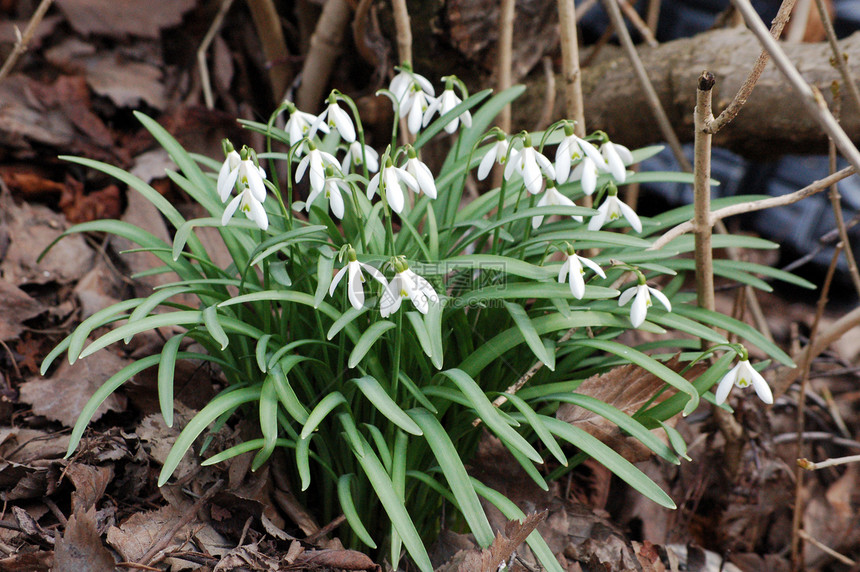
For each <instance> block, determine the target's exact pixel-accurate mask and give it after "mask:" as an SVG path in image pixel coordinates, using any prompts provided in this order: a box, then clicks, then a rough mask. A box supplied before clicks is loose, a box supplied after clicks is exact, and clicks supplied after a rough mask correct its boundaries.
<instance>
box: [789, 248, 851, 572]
mask: <svg viewBox="0 0 860 572" xmlns="http://www.w3.org/2000/svg"><path fill="white" fill-rule="evenodd" d="M841 250H842V243H839V244H837V245H836V250H835V251H834V252H833V258H832V260H831V261H830V266H829V267H828V268H827V275H826V276H825V278H824V285H823V286H822V287H821V296H819V297H818V304H817V306H816V308H815V318H813V320H812V326H811V327H810V331H809V344H813V343H814V342H815V336H816V335H817V334H818V326H819V324H820V323H821V317H822V316H823V315H824V308H825V307H826V306H827V296H828V295H829V294H830V285H831V284H832V283H833V275H834V274H835V273H836V266H837V264H838V262H839V254H840V251H841ZM800 367H801V372H802V377H801V380H800V392H799V393H798V398H797V421H796V425H797V453H796V455H795V457H796V458H798V459H800V458H801V457H802V456H803V432H804V430H805V429H806V388H807V387H808V386H809V372H810V369H811V368H812V356H811V355H809V354H807V356H806V359H804V360H803V362H801V366H800ZM803 477H804V475H803V470H802V469H801V468H800V467H795V470H794V514H793V518H792V522H791V563H792V566H793V568H794V569H795V570H798V571H799V570H801V569H802V566H803V542H801V541H802V538H801V536H800V530H801V529H802V528H803V501H804V494H803V483H804V478H803Z"/></svg>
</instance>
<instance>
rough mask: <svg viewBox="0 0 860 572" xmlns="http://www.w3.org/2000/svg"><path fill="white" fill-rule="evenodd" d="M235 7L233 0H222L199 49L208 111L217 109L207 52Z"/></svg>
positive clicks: (199, 61)
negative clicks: (226, 17) (233, 6)
mask: <svg viewBox="0 0 860 572" xmlns="http://www.w3.org/2000/svg"><path fill="white" fill-rule="evenodd" d="M232 5H233V0H222V1H221V6H220V7H219V8H218V13H217V14H215V18H213V20H212V25H211V26H209V30H207V31H206V35H205V36H203V41H202V42H200V47H199V48H197V67H198V68H200V85H201V87H202V88H203V101H204V102H205V103H206V109H214V108H215V97H214V96H213V95H212V82H211V81H210V80H209V66H208V64H207V63H206V52H207V51H208V50H209V46H210V45H211V44H212V40H214V39H215V34H217V33H218V30H219V29H220V28H221V23H222V22H224V17H225V16H227V12H229V11H230V6H232Z"/></svg>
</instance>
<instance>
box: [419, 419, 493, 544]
mask: <svg viewBox="0 0 860 572" xmlns="http://www.w3.org/2000/svg"><path fill="white" fill-rule="evenodd" d="M408 413H409V415H410V417H412V419H413V420H414V421H415V422H416V423H417V424H418V426H419V427H421V430H422V431H423V432H424V438H425V439H426V440H427V444H428V445H430V450H431V451H433V456H434V457H436V460H437V461H438V462H439V466H440V467H441V468H442V474H443V475H445V479H446V480H447V481H448V486H450V487H451V492H453V493H454V498H456V499H457V504H458V505H459V506H460V512H462V513H463V518H465V519H466V523H467V524H468V525H469V529H470V530H471V531H472V534H474V535H475V539H476V540H477V541H478V544H479V545H481V546H483V547H486V546H489V545H490V543H492V542H493V530H492V528H490V523H489V521H488V520H487V515H486V514H484V509H483V508H481V501H480V500H478V495H477V494H476V493H475V489H474V487H473V486H472V481H471V480H470V479H469V475H468V473H467V472H466V467H464V466H463V461H462V460H461V459H460V454H459V453H458V452H457V449H456V448H455V447H454V444H453V443H451V439H450V438H449V437H448V433H447V432H446V431H445V428H444V427H442V425H441V424H440V423H439V420H438V419H436V417H434V416H433V414H431V413H430V412H429V411H427V410H425V409H421V408H415V409H410V410H409V412H408ZM404 541H405V539H404Z"/></svg>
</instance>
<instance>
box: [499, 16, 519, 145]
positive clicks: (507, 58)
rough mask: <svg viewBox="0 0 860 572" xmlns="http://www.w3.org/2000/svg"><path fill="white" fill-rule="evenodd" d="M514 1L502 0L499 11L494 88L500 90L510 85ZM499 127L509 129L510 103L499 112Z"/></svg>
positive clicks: (507, 130)
mask: <svg viewBox="0 0 860 572" xmlns="http://www.w3.org/2000/svg"><path fill="white" fill-rule="evenodd" d="M515 11H516V2H515V1H514V0H502V4H501V9H500V11H499V61H498V67H497V68H496V90H497V91H499V92H502V91H504V90H506V89H508V88H509V87H511V83H512V80H511V74H512V70H511V68H512V66H513V45H514V15H515V13H516V12H515ZM499 127H500V128H501V129H502V131H504V132H505V133H510V131H511V105H510V104H508V105H506V106H505V107H504V109H502V112H501V113H499Z"/></svg>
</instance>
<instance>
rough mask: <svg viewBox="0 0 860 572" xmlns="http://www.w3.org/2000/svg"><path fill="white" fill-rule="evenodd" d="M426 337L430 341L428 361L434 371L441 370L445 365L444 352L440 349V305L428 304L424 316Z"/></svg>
mask: <svg viewBox="0 0 860 572" xmlns="http://www.w3.org/2000/svg"><path fill="white" fill-rule="evenodd" d="M424 325H425V326H426V327H427V336H428V337H429V339H430V352H431V354H432V355H431V356H430V361H431V362H432V363H433V367H435V368H436V369H442V365H443V364H444V363H445V351H444V350H443V347H442V304H430V307H429V308H428V309H427V315H426V316H424Z"/></svg>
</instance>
